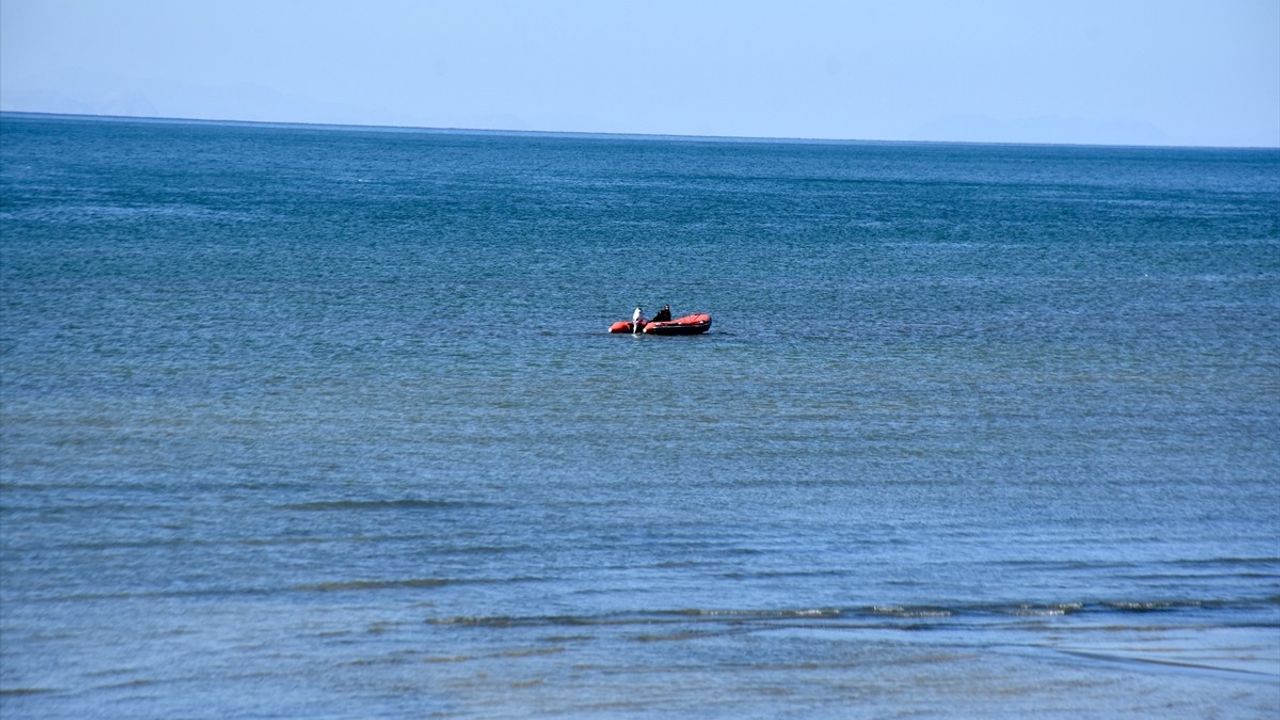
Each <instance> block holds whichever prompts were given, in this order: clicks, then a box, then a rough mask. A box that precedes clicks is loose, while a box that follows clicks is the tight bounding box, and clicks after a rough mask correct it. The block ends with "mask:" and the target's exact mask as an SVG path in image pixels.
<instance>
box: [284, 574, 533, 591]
mask: <svg viewBox="0 0 1280 720" xmlns="http://www.w3.org/2000/svg"><path fill="white" fill-rule="evenodd" d="M546 580H547V579H546V578H543V577H532V576H521V577H511V578H407V579H402V580H401V579H397V580H338V581H333V582H322V583H307V584H303V585H295V586H293V587H292V588H290V589H291V590H297V591H300V592H359V591H365V590H407V589H429V588H442V587H447V586H450V585H509V584H514V583H530V582H545V581H546Z"/></svg>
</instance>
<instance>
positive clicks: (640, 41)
mask: <svg viewBox="0 0 1280 720" xmlns="http://www.w3.org/2000/svg"><path fill="white" fill-rule="evenodd" d="M0 109H4V110H26V111H46V112H70V113H90V114H121V115H149V116H163V117H192V118H210V119H236V120H270V121H282V122H318V123H342V124H376V125H414V126H426V127H457V128H491V129H514V130H561V131H585V132H615V133H616V132H621V133H656V134H694V135H739V136H767V137H812V138H847V139H869V140H975V141H1008V142H1060V143H1119V144H1157V145H1253V146H1271V147H1276V146H1280V0H1147V1H1139V0H991V1H989V2H947V1H945V0H889V1H884V2H881V1H878V0H865V1H855V0H787V1H783V0H778V1H777V2H752V1H743V0H684V1H680V0H636V1H634V2H610V1H608V0H594V1H592V0H539V1H537V2H534V1H532V0H530V1H528V2H517V1H514V0H456V1H449V2H446V1H445V0H435V1H432V0H416V1H415V0H0Z"/></svg>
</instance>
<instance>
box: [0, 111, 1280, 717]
mask: <svg viewBox="0 0 1280 720" xmlns="http://www.w3.org/2000/svg"><path fill="white" fill-rule="evenodd" d="M668 303H669V304H670V305H671V307H672V309H673V311H674V313H675V315H676V316H680V315H683V314H687V313H692V312H706V313H709V314H711V315H712V317H713V324H712V327H711V329H710V331H709V332H708V333H706V334H704V335H697V336H691V337H655V336H645V335H640V336H632V335H629V334H622V335H612V334H609V333H608V332H607V330H608V328H609V326H610V324H611V323H613V322H615V321H617V320H625V319H629V318H630V316H631V312H632V310H633V309H634V308H635V307H636V306H641V307H643V308H644V310H645V312H646V314H649V315H652V313H653V311H654V310H656V309H657V308H658V307H660V306H661V305H663V304H668ZM0 312H2V315H0V716H3V718H5V720H19V719H20V718H43V719H51V718H52V719H58V718H67V719H70V718H76V719H81V718H131V719H132V718H201V719H203V718H209V719H214V718H217V719H223V718H602V719H605V720H618V719H624V718H726V719H727V718H734V719H750V718H804V719H813V720H827V719H837V718H840V719H845V718H854V719H856V718H907V717H910V718H995V719H997V720H999V719H1013V718H1026V717H1037V718H1063V719H1066V718H1072V719H1074V718H1081V717H1095V718H1161V719H1164V718H1228V719H1230V718H1275V717H1277V716H1278V715H1280V150H1276V149H1208V148H1142V147H1086V146H1052V145H992V144H945V143H937V144H929V143H879V142H816V141H781V140H779V141H770V140H736V139H725V138H676V137H638V136H592V135H571V134H564V135H558V134H531V133H525V134H514V133H501V132H463V131H438V130H416V129H395V128H355V127H323V126H303V125H271V124H247V123H219V122H183V121H166V120H141V119H120V118H87V117H69V116H45V115H30V114H20V113H4V114H2V115H0Z"/></svg>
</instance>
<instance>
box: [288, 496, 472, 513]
mask: <svg viewBox="0 0 1280 720" xmlns="http://www.w3.org/2000/svg"><path fill="white" fill-rule="evenodd" d="M476 507H490V504H488V503H476V502H461V501H455V500H419V499H401V500H319V501H314V502H305V503H289V504H287V505H280V506H279V508H280V509H282V510H297V511H300V512H328V511H338V512H364V511H385V510H451V509H457V508H476Z"/></svg>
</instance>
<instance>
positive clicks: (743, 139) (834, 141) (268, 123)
mask: <svg viewBox="0 0 1280 720" xmlns="http://www.w3.org/2000/svg"><path fill="white" fill-rule="evenodd" d="M8 115H12V116H15V117H33V118H50V119H58V118H67V119H84V120H104V121H138V122H154V123H176V124H207V125H229V126H235V125H245V126H264V127H280V128H291V127H296V128H317V129H335V130H356V131H360V130H365V131H371V132H430V133H454V134H471V135H511V136H520V135H528V136H546V137H563V138H577V139H590V138H627V139H635V140H646V139H651V140H671V141H688V142H740V143H793V144H830V145H862V144H865V145H930V144H932V145H1029V146H1046V147H1099V148H1104V147H1115V148H1126V147H1131V148H1156V149H1158V148H1170V149H1197V148H1203V149H1206V150H1232V149H1239V150H1280V144H1277V145H1276V146H1267V145H1257V146H1255V145H1164V144H1150V143H1087V142H1041V141H1034V140H997V139H983V140H976V139H975V140H960V139H957V140H922V139H915V140H913V139H898V140H893V139H868V138H820V137H819V138H810V137H766V136H734V135H664V134H657V133H625V132H617V133H615V132H587V131H577V130H518V129H504V128H462V127H430V126H421V125H377V124H372V125H366V124H348V123H329V122H297V121H280V120H240V119H229V118H196V117H191V118H187V117H162V116H145V115H110V114H105V115H104V114H91V113H62V112H45V111H38V110H0V119H2V118H3V117H4V116H8Z"/></svg>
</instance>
